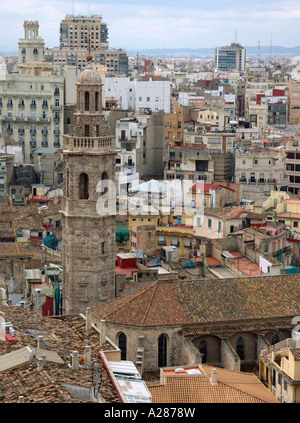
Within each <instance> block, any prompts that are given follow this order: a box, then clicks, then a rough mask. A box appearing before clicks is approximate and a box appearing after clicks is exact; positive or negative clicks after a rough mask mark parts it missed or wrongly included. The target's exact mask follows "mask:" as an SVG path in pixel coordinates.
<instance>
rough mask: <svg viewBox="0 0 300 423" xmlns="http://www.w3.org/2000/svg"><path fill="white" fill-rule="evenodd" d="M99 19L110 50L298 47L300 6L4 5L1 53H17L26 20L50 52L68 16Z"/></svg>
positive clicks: (200, 0)
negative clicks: (33, 21)
mask: <svg viewBox="0 0 300 423" xmlns="http://www.w3.org/2000/svg"><path fill="white" fill-rule="evenodd" d="M73 7H74V13H75V15H78V14H84V15H88V14H90V13H94V14H100V15H102V17H103V21H104V22H106V23H107V25H108V29H109V46H110V47H113V48H125V49H127V50H132V49H133V50H137V51H138V50H140V49H148V48H149V49H151V48H170V49H172V48H174V49H175V48H200V47H216V46H221V45H227V44H229V43H231V42H232V41H234V37H235V31H237V40H238V42H240V43H241V44H242V45H244V46H257V44H258V41H260V45H261V46H263V45H267V46H269V45H270V38H271V34H272V45H282V46H285V47H294V46H298V45H300V24H299V23H300V0H101V1H100V0H90V1H89V0H81V1H75V0H74V2H73V1H72V0H0V51H17V50H18V39H19V38H22V37H23V22H24V20H25V19H37V20H38V21H39V24H40V35H41V36H42V37H43V38H44V39H45V42H46V47H49V48H51V47H54V46H58V45H59V23H60V21H61V20H62V19H63V18H64V17H65V15H66V14H72V13H73Z"/></svg>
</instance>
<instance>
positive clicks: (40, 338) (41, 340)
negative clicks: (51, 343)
mask: <svg viewBox="0 0 300 423" xmlns="http://www.w3.org/2000/svg"><path fill="white" fill-rule="evenodd" d="M37 347H38V348H44V349H45V348H46V344H45V342H44V337H43V335H39V336H38V338H37Z"/></svg>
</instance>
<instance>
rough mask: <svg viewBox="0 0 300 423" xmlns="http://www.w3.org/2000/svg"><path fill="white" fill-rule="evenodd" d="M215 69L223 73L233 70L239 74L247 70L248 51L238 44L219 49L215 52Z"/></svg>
mask: <svg viewBox="0 0 300 423" xmlns="http://www.w3.org/2000/svg"><path fill="white" fill-rule="evenodd" d="M215 68H216V69H218V70H221V71H230V70H232V69H234V70H237V71H239V72H245V70H246V50H245V49H244V47H242V46H241V45H240V44H238V43H232V44H231V45H230V46H226V47H217V48H216V50H215Z"/></svg>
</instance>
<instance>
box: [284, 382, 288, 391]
mask: <svg viewBox="0 0 300 423" xmlns="http://www.w3.org/2000/svg"><path fill="white" fill-rule="evenodd" d="M283 388H284V390H285V391H287V381H286V380H284V381H283Z"/></svg>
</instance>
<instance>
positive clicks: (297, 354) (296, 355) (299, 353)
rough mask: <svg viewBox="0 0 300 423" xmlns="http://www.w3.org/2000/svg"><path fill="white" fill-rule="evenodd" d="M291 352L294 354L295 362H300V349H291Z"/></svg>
mask: <svg viewBox="0 0 300 423" xmlns="http://www.w3.org/2000/svg"><path fill="white" fill-rule="evenodd" d="M290 351H291V353H292V354H293V356H294V359H295V360H300V348H291V349H290Z"/></svg>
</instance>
